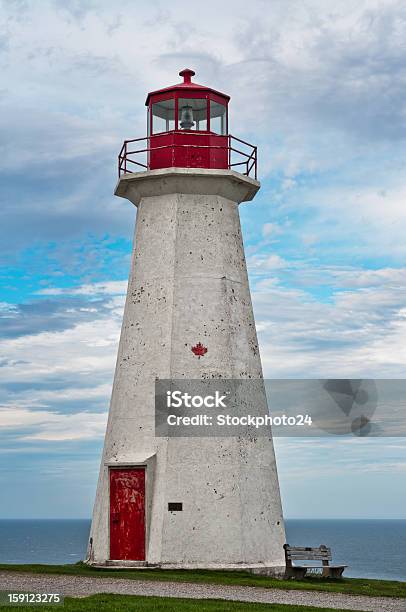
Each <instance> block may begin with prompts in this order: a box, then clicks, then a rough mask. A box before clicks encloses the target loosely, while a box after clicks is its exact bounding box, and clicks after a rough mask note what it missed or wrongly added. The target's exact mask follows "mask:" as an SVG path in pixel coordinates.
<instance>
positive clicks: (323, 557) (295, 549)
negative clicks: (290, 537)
mask: <svg viewBox="0 0 406 612" xmlns="http://www.w3.org/2000/svg"><path fill="white" fill-rule="evenodd" d="M283 548H284V549H285V557H286V562H287V563H289V564H291V563H292V561H324V562H325V561H327V562H328V561H331V558H332V557H331V548H327V546H324V544H322V545H321V546H319V548H311V547H310V546H289V544H285V545H284V547H283Z"/></svg>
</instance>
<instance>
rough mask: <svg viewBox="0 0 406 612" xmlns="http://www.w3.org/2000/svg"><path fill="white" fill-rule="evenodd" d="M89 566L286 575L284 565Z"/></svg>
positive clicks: (117, 563)
mask: <svg viewBox="0 0 406 612" xmlns="http://www.w3.org/2000/svg"><path fill="white" fill-rule="evenodd" d="M85 563H86V564H87V565H89V566H90V567H94V568H96V569H106V570H112V569H116V570H123V569H138V570H154V569H160V570H168V571H169V570H186V571H187V570H189V571H194V570H209V571H224V572H249V573H250V574H256V575H258V576H271V577H273V578H283V577H284V575H285V571H286V568H285V566H284V565H283V566H282V565H278V566H273V565H272V566H271V565H268V566H267V565H265V564H261V563H258V564H254V565H250V564H245V563H240V564H235V563H234V564H226V563H211V564H209V565H208V566H207V565H205V566H204V567H203V566H201V565H200V564H193V563H186V564H181V563H179V564H178V563H162V564H157V565H154V564H150V563H146V562H140V561H106V562H105V563H91V562H89V561H85Z"/></svg>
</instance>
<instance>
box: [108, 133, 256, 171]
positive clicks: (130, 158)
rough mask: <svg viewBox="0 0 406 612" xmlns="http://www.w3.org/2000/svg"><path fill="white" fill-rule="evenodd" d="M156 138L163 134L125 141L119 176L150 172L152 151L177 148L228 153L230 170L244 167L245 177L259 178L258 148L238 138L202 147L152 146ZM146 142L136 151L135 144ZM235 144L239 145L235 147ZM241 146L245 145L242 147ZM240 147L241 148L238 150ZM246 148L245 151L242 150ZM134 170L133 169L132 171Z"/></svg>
mask: <svg viewBox="0 0 406 612" xmlns="http://www.w3.org/2000/svg"><path fill="white" fill-rule="evenodd" d="M155 136H162V134H154V135H152V136H144V137H142V138H133V139H132V140H124V143H123V146H122V147H121V150H120V153H119V154H118V175H119V176H121V175H122V174H127V173H129V172H136V171H137V168H135V167H134V166H137V167H139V168H145V169H147V170H148V168H149V166H148V159H149V154H150V152H151V151H153V152H156V151H159V150H160V149H175V148H189V149H191V148H196V149H220V150H222V151H227V157H228V168H229V169H232V168H237V166H242V170H243V172H241V174H244V175H245V176H252V177H253V178H255V179H256V178H257V147H254V145H251V144H249V143H248V142H245V141H244V140H241V139H240V138H236V137H235V136H232V135H231V134H228V135H227V136H226V137H225V138H226V139H227V145H226V146H222V145H211V144H209V145H202V144H174V143H169V144H165V145H161V146H156V147H154V146H152V147H151V140H152V139H153V138H155ZM143 141H146V144H147V146H146V147H144V148H142V149H134V150H133V143H135V142H143ZM235 143H239V144H238V145H235ZM240 145H243V147H241V146H240ZM237 147H240V148H237ZM241 148H245V150H241ZM130 168H133V169H130Z"/></svg>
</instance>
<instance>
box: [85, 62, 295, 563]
mask: <svg viewBox="0 0 406 612" xmlns="http://www.w3.org/2000/svg"><path fill="white" fill-rule="evenodd" d="M179 74H180V76H181V77H182V78H183V82H182V81H181V82H179V83H177V84H176V85H173V86H171V87H166V88H164V89H159V90H157V91H154V92H151V93H149V94H148V96H147V99H146V106H147V126H148V127H147V135H146V136H144V137H140V138H136V139H133V140H126V141H124V144H123V146H122V149H121V151H120V154H119V158H118V172H119V180H118V183H117V186H116V190H115V194H116V195H117V196H119V197H122V198H125V199H127V200H129V201H130V202H131V203H132V204H133V205H134V206H135V207H136V208H137V217H136V227H135V236H134V245H133V251H132V259H131V270H130V275H129V282H128V292H127V298H126V302H125V308H124V315H123V323H122V330H121V337H120V343H119V349H118V357H117V364H116V370H115V377H114V384H113V390H112V397H111V405H110V411H109V417H108V424H107V430H106V436H105V443H104V449H103V454H102V459H101V466H100V475H99V480H98V485H97V492H96V500H95V505H94V511H93V519H92V526H91V532H90V538H89V545H88V551H87V562H88V563H89V564H94V565H99V566H105V565H113V566H118V567H128V566H135V567H137V566H145V567H149V566H151V567H162V568H183V569H188V568H208V569H210V568H212V569H247V570H252V571H259V572H261V571H263V572H266V573H271V574H272V573H274V574H279V573H281V571H282V570H283V568H284V564H285V562H284V550H283V545H284V543H285V532H284V523H283V516H282V508H281V500H280V491H279V484H278V476H277V470H276V462H275V455H274V449H273V442H272V436H271V435H267V436H264V435H263V436H258V437H255V436H251V435H249V436H243V435H229V436H227V435H222V436H205V435H204V436H200V437H199V436H198V437H196V436H195V437H187V436H184V437H181V436H179V437H177V436H172V437H170V436H162V435H157V433H156V430H155V418H156V413H155V408H156V406H155V402H156V393H155V385H156V381H160V380H188V381H204V380H211V381H213V380H214V381H217V380H234V381H241V383H244V381H255V382H256V384H257V385H259V388H260V393H259V395H258V396H257V397H256V398H255V397H254V398H253V401H254V403H256V408H258V405H259V404H261V402H262V404H261V406H262V407H261V409H260V412H261V410H262V412H264V411H265V412H267V406H266V398H265V404H264V399H263V398H264V397H265V394H264V385H263V381H262V368H261V360H260V355H259V350H258V341H257V335H256V329H255V322H254V316H253V310H252V303H251V296H250V291H249V284H248V276H247V269H246V263H245V256H244V247H243V241H242V235H241V227H240V219H239V210H238V209H239V204H241V203H243V202H249V201H251V200H252V199H253V198H254V196H255V194H256V193H257V191H258V189H259V188H260V183H259V182H258V180H257V149H256V147H254V146H252V145H250V144H249V143H247V142H244V141H243V140H241V139H239V138H237V137H235V136H232V135H231V134H230V130H229V114H228V106H229V101H230V98H229V96H228V95H226V94H224V93H221V92H220V91H217V90H215V89H213V88H211V87H205V86H202V85H199V84H197V83H195V82H194V81H193V76H194V74H195V73H194V72H193V71H192V70H189V69H185V70H182V71H181V72H180V73H179ZM248 205H251V204H248ZM237 408H238V407H237ZM237 411H238V410H237Z"/></svg>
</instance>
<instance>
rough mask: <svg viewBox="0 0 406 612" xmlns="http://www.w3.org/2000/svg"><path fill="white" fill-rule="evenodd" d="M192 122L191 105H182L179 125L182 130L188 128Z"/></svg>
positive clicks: (192, 124) (191, 125)
mask: <svg viewBox="0 0 406 612" xmlns="http://www.w3.org/2000/svg"><path fill="white" fill-rule="evenodd" d="M194 124H195V122H194V121H193V109H192V107H191V106H189V105H185V106H182V108H181V109H180V127H181V128H182V130H190V129H191V128H192V127H193V126H194Z"/></svg>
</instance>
